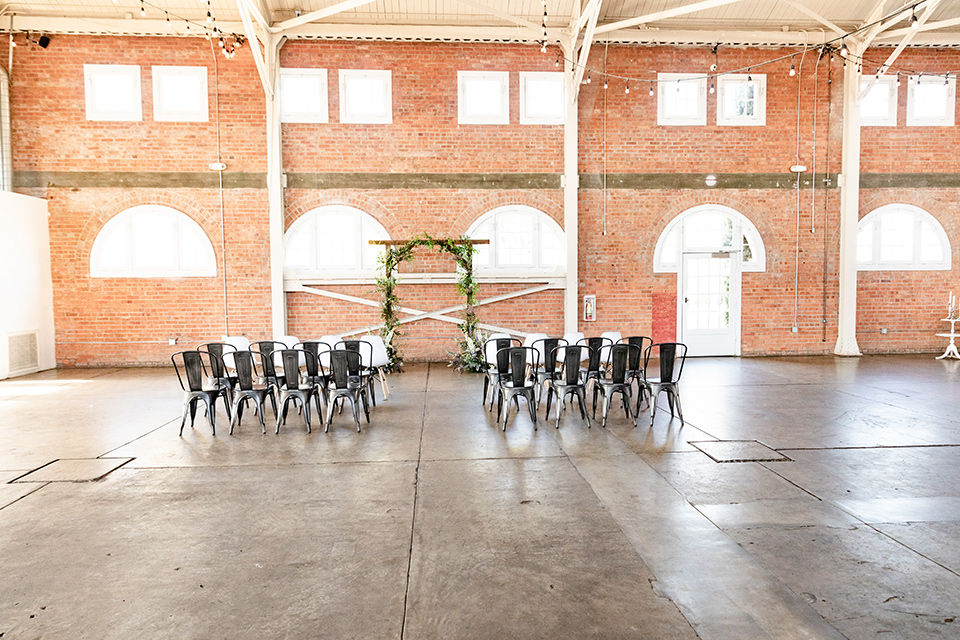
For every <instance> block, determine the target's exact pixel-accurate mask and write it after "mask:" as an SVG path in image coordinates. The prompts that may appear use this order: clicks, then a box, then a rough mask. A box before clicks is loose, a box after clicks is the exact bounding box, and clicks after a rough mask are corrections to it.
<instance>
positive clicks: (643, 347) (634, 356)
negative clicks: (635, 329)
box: [624, 336, 653, 371]
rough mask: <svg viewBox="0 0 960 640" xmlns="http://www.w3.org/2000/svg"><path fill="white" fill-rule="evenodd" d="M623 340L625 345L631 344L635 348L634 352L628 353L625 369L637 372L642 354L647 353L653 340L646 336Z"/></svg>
mask: <svg viewBox="0 0 960 640" xmlns="http://www.w3.org/2000/svg"><path fill="white" fill-rule="evenodd" d="M624 339H625V340H626V341H627V344H632V345H634V346H635V347H637V350H636V351H633V350H631V351H630V361H629V363H627V369H628V370H629V371H638V370H639V369H640V361H641V359H642V358H643V354H645V353H646V352H647V347H649V346H650V345H651V344H653V340H652V339H651V338H648V337H647V336H630V337H628V338H624Z"/></svg>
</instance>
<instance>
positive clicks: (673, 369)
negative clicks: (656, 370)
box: [643, 342, 687, 382]
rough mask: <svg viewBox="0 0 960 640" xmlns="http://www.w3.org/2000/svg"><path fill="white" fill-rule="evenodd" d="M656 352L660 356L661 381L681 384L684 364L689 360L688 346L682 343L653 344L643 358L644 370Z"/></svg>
mask: <svg viewBox="0 0 960 640" xmlns="http://www.w3.org/2000/svg"><path fill="white" fill-rule="evenodd" d="M654 350H657V351H658V352H659V355H660V381H661V382H679V381H680V374H682V373H683V364H684V362H686V359H687V345H685V344H683V343H682V342H661V343H660V344H651V345H650V346H649V347H647V352H646V354H645V355H644V357H643V366H644V368H646V367H647V364H648V363H649V362H650V356H651V354H652V353H653V351H654ZM678 363H679V366H678Z"/></svg>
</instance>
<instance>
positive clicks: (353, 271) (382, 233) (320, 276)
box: [283, 204, 390, 282]
mask: <svg viewBox="0 0 960 640" xmlns="http://www.w3.org/2000/svg"><path fill="white" fill-rule="evenodd" d="M325 213H339V214H344V213H346V214H350V215H352V216H353V217H354V223H355V224H356V225H357V227H358V232H357V238H358V239H359V245H358V246H357V247H355V248H354V249H355V250H356V251H358V252H360V259H359V260H358V263H359V265H360V266H359V267H354V268H349V267H339V268H331V267H321V266H319V265H317V264H316V263H315V264H314V266H313V267H312V268H306V269H297V268H295V267H293V266H290V265H287V264H284V266H283V274H284V278H285V279H287V280H300V281H302V282H329V281H347V282H358V281H359V282H373V281H375V280H376V279H377V277H378V276H379V275H380V268H379V266H378V265H377V261H376V260H368V261H367V262H366V263H365V262H364V255H363V250H364V249H365V248H367V246H368V242H367V241H368V240H377V239H382V240H389V239H390V234H389V233H388V232H387V229H386V228H385V227H384V226H383V225H382V224H380V221H379V220H377V219H376V218H374V217H373V216H372V215H370V214H369V213H367V212H366V211H363V210H362V209H358V208H356V207H351V206H349V205H344V204H328V205H323V206H320V207H317V208H315V209H311V210H310V211H307V212H306V213H304V214H303V215H302V216H300V217H299V218H297V220H296V221H295V222H294V223H293V224H292V225H290V228H289V229H287V231H286V233H285V234H284V236H283V246H284V253H287V247H288V246H289V244H290V242H291V241H292V240H293V238H294V237H295V236H296V235H297V234H301V233H307V234H309V235H308V236H307V238H308V242H309V244H310V247H311V254H312V255H314V256H316V255H318V251H322V250H323V247H320V246H318V245H317V235H318V232H317V228H316V225H317V224H318V222H319V219H320V218H321V217H322V216H323V214H325ZM365 225H369V226H371V227H373V228H374V232H373V234H371V236H379V238H378V237H371V236H368V235H367V233H366V231H365Z"/></svg>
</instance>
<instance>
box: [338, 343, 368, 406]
mask: <svg viewBox="0 0 960 640" xmlns="http://www.w3.org/2000/svg"><path fill="white" fill-rule="evenodd" d="M333 348H334V349H346V350H347V351H356V352H357V353H359V354H360V375H361V377H363V383H364V384H365V385H367V393H368V394H369V396H370V401H371V403H372V404H373V406H377V396H376V394H375V393H374V390H373V389H374V388H373V379H374V376H375V375H376V373H375V371H374V367H373V345H372V344H370V343H369V342H366V341H364V340H341V341H340V342H338V343H337V344H335V345H334V347H333Z"/></svg>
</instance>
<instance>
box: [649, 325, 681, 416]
mask: <svg viewBox="0 0 960 640" xmlns="http://www.w3.org/2000/svg"><path fill="white" fill-rule="evenodd" d="M654 349H656V350H657V351H658V354H659V360H660V377H659V378H644V380H643V384H644V385H645V386H646V387H647V393H649V394H650V398H651V400H650V426H651V427H652V426H653V418H654V416H655V415H656V413H657V396H658V395H660V392H661V391H663V392H666V394H667V402H668V404H669V405H670V417H671V418H673V415H674V414H673V407H674V405H676V407H677V415H678V416H680V426H681V427H682V426H683V425H684V422H683V409H682V408H681V407H680V375H681V374H682V373H683V364H684V362H686V359H687V345H685V344H683V343H681V342H661V343H660V344H651V345H650V346H649V347H647V350H646V352H644V354H643V368H644V371H649V364H650V357H651V355H652V353H653V351H654ZM678 365H679V366H678ZM654 388H656V392H654V391H653V389H654Z"/></svg>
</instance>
